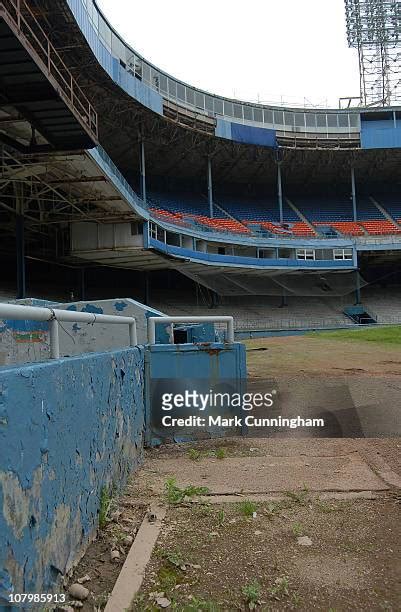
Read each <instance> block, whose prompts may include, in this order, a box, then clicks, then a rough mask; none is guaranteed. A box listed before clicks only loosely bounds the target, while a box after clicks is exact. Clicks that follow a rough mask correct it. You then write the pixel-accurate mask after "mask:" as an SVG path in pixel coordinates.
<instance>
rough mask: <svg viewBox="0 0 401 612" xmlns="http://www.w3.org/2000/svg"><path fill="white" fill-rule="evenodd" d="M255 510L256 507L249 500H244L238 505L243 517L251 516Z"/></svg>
mask: <svg viewBox="0 0 401 612" xmlns="http://www.w3.org/2000/svg"><path fill="white" fill-rule="evenodd" d="M257 509H258V507H257V505H256V504H255V503H254V502H253V501H250V500H249V499H246V500H244V501H243V502H241V503H240V504H239V510H240V512H241V514H243V515H244V516H252V515H253V513H254V512H256V510H257Z"/></svg>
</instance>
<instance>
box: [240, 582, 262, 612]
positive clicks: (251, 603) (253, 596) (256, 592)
mask: <svg viewBox="0 0 401 612" xmlns="http://www.w3.org/2000/svg"><path fill="white" fill-rule="evenodd" d="M260 591H261V586H260V584H259V582H257V581H256V580H255V581H254V582H251V583H250V584H247V585H246V586H244V587H243V589H242V594H243V596H244V597H245V599H246V603H247V604H248V608H249V609H250V610H254V609H255V608H256V604H257V603H258V601H259V599H260Z"/></svg>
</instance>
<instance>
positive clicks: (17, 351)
mask: <svg viewBox="0 0 401 612" xmlns="http://www.w3.org/2000/svg"><path fill="white" fill-rule="evenodd" d="M15 303H16V304H24V305H27V306H44V307H46V306H47V307H49V306H51V307H53V308H59V309H61V310H64V309H66V310H75V311H77V312H92V313H94V314H108V315H121V316H124V317H135V318H136V320H137V329H138V342H139V343H140V344H144V343H145V342H146V341H147V318H148V317H150V316H151V317H157V316H160V315H162V314H163V313H161V312H159V311H158V310H154V309H153V308H149V307H148V306H145V305H144V304H141V303H140V302H137V301H135V300H132V299H130V298H115V299H113V300H96V301H92V302H85V301H84V302H69V303H66V304H59V303H57V304H56V303H52V302H45V301H43V300H36V299H32V298H27V299H26V300H17V301H16V302H15ZM158 331H159V332H160V333H161V332H162V331H163V329H161V330H160V329H159V330H158ZM59 337H60V354H61V355H62V356H64V357H67V356H72V355H81V354H82V353H88V352H95V351H96V352H100V351H110V350H112V349H119V348H123V347H124V346H128V344H129V333H128V325H105V324H101V323H96V324H95V325H88V324H86V323H62V324H61V326H60V333H59ZM49 357H50V342H49V325H48V323H47V322H39V321H2V320H0V366H2V365H11V364H15V363H28V362H38V361H43V360H45V359H49Z"/></svg>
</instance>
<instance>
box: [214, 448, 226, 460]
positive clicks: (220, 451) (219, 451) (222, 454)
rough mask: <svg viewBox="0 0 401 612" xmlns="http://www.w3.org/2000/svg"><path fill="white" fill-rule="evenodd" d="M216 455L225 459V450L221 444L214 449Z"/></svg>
mask: <svg viewBox="0 0 401 612" xmlns="http://www.w3.org/2000/svg"><path fill="white" fill-rule="evenodd" d="M216 457H217V459H225V458H226V457H227V451H226V449H225V448H224V447H223V446H221V447H220V448H218V449H217V450H216Z"/></svg>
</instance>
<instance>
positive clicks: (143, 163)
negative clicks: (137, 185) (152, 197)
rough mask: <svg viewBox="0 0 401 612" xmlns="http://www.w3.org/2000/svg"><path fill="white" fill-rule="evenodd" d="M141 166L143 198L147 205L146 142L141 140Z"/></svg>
mask: <svg viewBox="0 0 401 612" xmlns="http://www.w3.org/2000/svg"><path fill="white" fill-rule="evenodd" d="M139 165H140V173H141V198H142V200H143V202H144V203H145V204H146V157H145V142H144V140H143V139H141V141H140V143H139Z"/></svg>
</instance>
